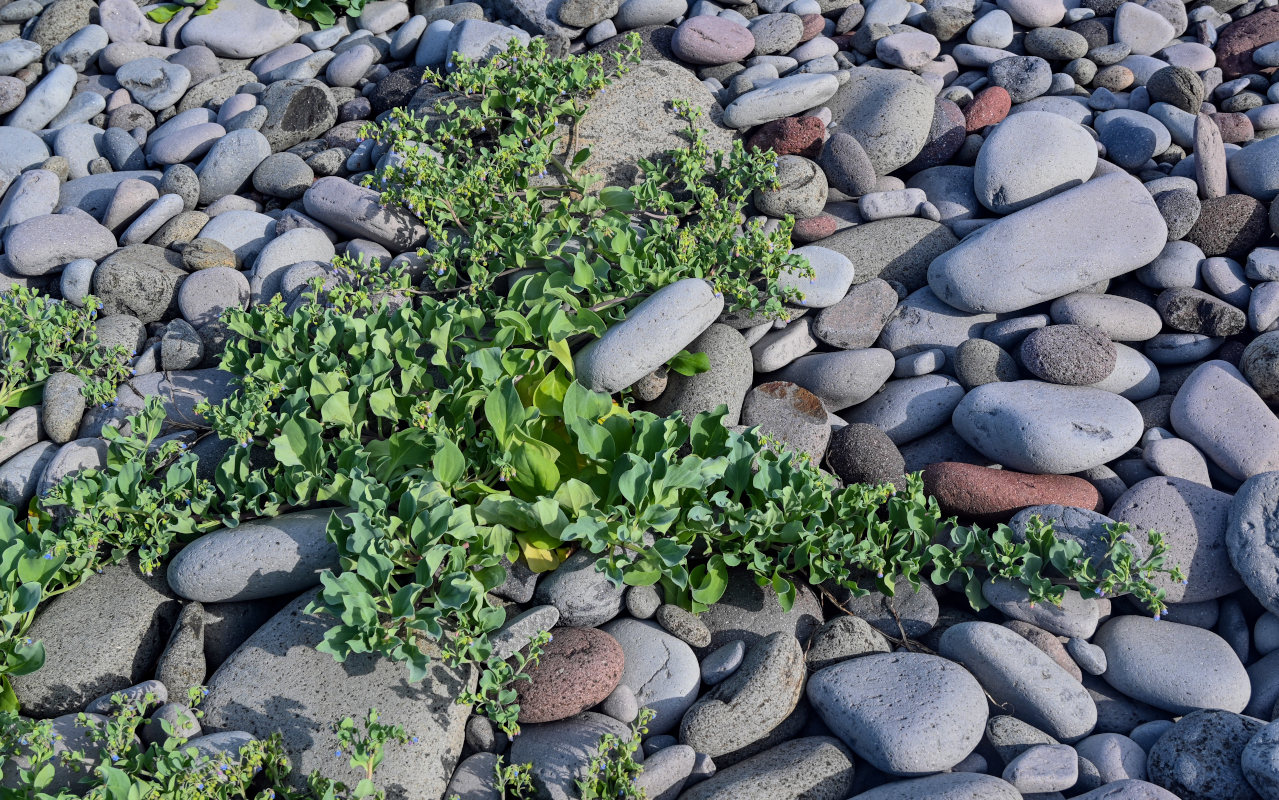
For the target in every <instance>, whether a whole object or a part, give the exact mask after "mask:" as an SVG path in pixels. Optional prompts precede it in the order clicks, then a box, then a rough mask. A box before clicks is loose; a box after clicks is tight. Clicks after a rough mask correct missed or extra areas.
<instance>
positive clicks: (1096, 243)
mask: <svg viewBox="0 0 1279 800" xmlns="http://www.w3.org/2000/svg"><path fill="white" fill-rule="evenodd" d="M1167 241H1168V226H1167V224H1166V223H1165V222H1164V219H1163V216H1162V215H1161V214H1160V213H1159V207H1158V206H1156V205H1155V202H1154V199H1153V198H1152V197H1151V196H1150V193H1149V192H1147V191H1146V188H1145V187H1144V186H1142V185H1141V183H1140V182H1138V181H1137V180H1135V179H1133V178H1131V177H1129V176H1128V175H1126V174H1121V173H1112V174H1110V175H1104V176H1102V177H1100V178H1096V179H1094V180H1091V181H1089V182H1088V183H1085V184H1084V185H1083V186H1078V187H1076V188H1074V189H1070V190H1068V191H1065V192H1062V193H1061V194H1059V195H1056V196H1054V197H1050V198H1048V199H1047V200H1044V201H1043V202H1040V203H1036V204H1035V205H1033V206H1031V207H1029V208H1025V209H1023V210H1021V211H1018V212H1016V213H1014V214H1011V215H1009V216H1007V217H1004V218H1003V219H1000V220H998V221H996V222H992V223H990V224H989V225H985V226H983V227H982V228H981V230H979V231H977V232H976V233H974V234H972V235H971V236H968V237H967V238H965V239H964V240H963V241H962V242H960V243H959V245H958V246H957V247H954V248H952V249H951V250H948V251H947V252H945V253H943V254H942V255H941V256H939V257H938V258H936V259H935V260H934V261H933V263H932V264H931V265H930V266H929V268H928V285H929V286H930V287H931V288H932V290H933V292H935V293H936V295H937V296H938V297H939V298H940V299H941V300H943V301H944V302H946V303H948V304H950V305H952V306H954V307H955V308H959V309H964V310H967V311H971V312H980V311H987V312H989V311H993V312H1007V311H1019V310H1021V309H1023V308H1029V307H1030V306H1033V305H1036V304H1038V303H1042V302H1044V301H1047V300H1053V299H1056V298H1058V297H1064V296H1065V295H1068V294H1070V293H1071V292H1075V291H1078V290H1080V289H1084V288H1086V287H1088V286H1092V285H1093V284H1095V283H1098V282H1099V281H1103V280H1109V279H1111V278H1116V277H1118V276H1120V275H1123V274H1124V273H1126V272H1131V271H1132V270H1134V269H1137V268H1138V267H1141V266H1144V265H1145V264H1148V263H1150V262H1151V261H1152V260H1153V259H1154V258H1155V257H1156V256H1158V255H1159V253H1160V251H1162V250H1163V247H1164V244H1165V243H1166V242H1167Z"/></svg>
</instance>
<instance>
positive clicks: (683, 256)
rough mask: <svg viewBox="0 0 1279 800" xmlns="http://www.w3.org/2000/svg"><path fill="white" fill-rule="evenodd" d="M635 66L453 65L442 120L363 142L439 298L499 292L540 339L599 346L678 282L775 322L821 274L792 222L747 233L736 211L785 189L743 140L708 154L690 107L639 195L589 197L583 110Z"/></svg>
mask: <svg viewBox="0 0 1279 800" xmlns="http://www.w3.org/2000/svg"><path fill="white" fill-rule="evenodd" d="M638 54H639V40H638V39H637V38H632V39H630V40H628V41H627V42H626V43H625V44H624V45H623V46H622V47H621V48H619V50H618V51H617V52H615V53H614V54H613V57H612V59H611V61H612V63H611V64H610V63H608V62H607V61H606V59H605V57H604V56H601V55H600V54H598V53H592V54H589V55H584V56H576V57H571V58H566V59H551V58H548V57H547V55H546V42H545V40H542V39H537V40H534V41H533V42H532V43H531V44H530V45H528V46H527V47H525V46H523V45H519V44H517V43H512V45H511V47H510V49H509V50H507V51H506V52H505V53H503V54H500V55H498V56H497V57H495V58H493V59H492V60H490V61H487V62H484V63H471V62H469V61H467V60H466V59H465V57H464V56H462V55H460V54H454V55H453V57H452V58H453V62H452V66H453V70H454V71H453V72H451V73H450V74H449V75H448V76H447V77H444V78H441V79H439V87H438V89H439V94H438V96H437V100H436V106H435V109H434V113H429V114H421V113H415V112H413V111H410V110H408V109H403V108H400V109H396V110H395V111H394V112H393V114H392V117H391V118H390V119H388V120H386V121H385V122H383V123H381V124H380V125H370V126H368V127H367V128H366V129H365V131H364V133H365V135H366V136H370V137H372V138H374V139H375V140H376V141H377V142H378V144H379V146H380V147H382V148H383V149H384V150H386V151H389V152H390V153H391V154H392V157H391V158H389V159H387V163H386V165H385V166H384V167H383V168H382V169H381V170H379V171H377V172H375V173H373V174H371V175H369V176H368V177H367V178H366V183H367V185H369V186H372V187H375V188H378V189H379V190H380V191H381V196H382V200H383V202H386V203H390V204H398V205H402V206H404V207H406V208H408V209H410V210H412V211H413V212H414V213H416V214H418V215H419V216H420V217H421V218H422V220H423V221H424V222H425V223H426V227H427V231H428V233H429V235H430V237H431V239H432V241H433V242H434V244H433V246H432V247H431V248H429V249H428V250H427V251H425V252H423V254H422V255H423V257H424V258H425V259H426V260H427V267H428V283H429V285H430V286H431V287H432V288H434V289H435V290H437V291H439V292H442V293H451V292H460V291H465V292H467V293H469V294H471V295H472V296H475V297H479V296H481V295H485V294H491V293H492V292H493V291H494V289H496V288H499V287H498V279H499V278H506V279H507V280H508V284H509V285H510V289H509V292H508V293H507V294H508V300H509V305H507V306H506V307H507V308H510V309H511V310H512V311H515V310H517V309H518V312H519V313H526V314H530V316H529V324H530V326H531V327H532V328H533V329H534V330H535V331H536V332H537V333H538V334H539V336H541V337H542V338H543V339H546V340H561V339H563V338H566V337H568V336H573V335H575V334H578V333H591V334H594V335H599V334H600V333H602V328H603V327H606V326H607V325H608V324H611V323H612V322H615V321H617V320H619V319H621V317H622V316H623V315H624V312H625V311H626V310H627V307H628V306H629V305H634V301H635V300H636V299H637V298H640V297H642V296H644V295H645V294H647V293H649V292H651V291H653V289H654V288H658V287H661V286H665V285H667V284H670V283H674V282H675V281H677V280H680V279H681V278H704V279H706V280H709V281H711V282H712V283H713V284H714V286H715V288H716V290H717V291H719V292H721V293H723V294H724V296H725V298H726V300H727V301H728V302H729V304H730V305H732V306H733V307H735V308H739V309H750V310H755V311H758V312H760V313H763V314H768V315H770V316H773V317H778V316H781V315H782V314H783V303H786V302H795V301H799V300H800V299H801V297H800V295H799V293H798V292H797V291H795V290H794V289H792V288H787V287H788V286H789V284H788V283H786V282H784V281H779V277H780V276H782V275H783V274H784V273H789V274H792V275H794V276H796V277H810V276H811V274H812V273H811V268H810V267H809V266H808V264H807V263H806V262H805V261H804V259H803V258H802V257H800V256H796V255H793V254H791V253H790V245H789V242H790V229H791V224H790V223H786V224H784V225H782V226H780V227H779V228H777V229H776V230H773V231H771V232H768V233H766V232H765V231H764V229H763V228H762V226H760V225H759V224H758V221H752V222H751V224H749V225H745V223H746V216H745V214H744V213H743V201H744V200H745V199H746V198H748V197H749V196H750V194H751V192H752V191H753V190H755V189H757V188H760V187H771V186H773V185H775V184H776V180H777V166H776V159H775V158H774V156H773V155H772V154H771V153H766V152H759V151H752V152H750V153H748V152H746V150H745V148H744V147H743V145H742V144H741V142H740V141H739V142H736V143H735V144H734V146H733V148H732V149H731V150H730V151H728V152H716V153H711V152H710V150H709V147H708V145H707V143H706V140H705V136H704V133H703V128H702V126H701V125H699V124H698V116H699V113H700V112H698V111H696V110H694V109H691V108H689V107H688V106H687V105H685V104H679V105H677V106H676V108H675V109H674V111H675V113H676V114H678V115H679V116H680V117H681V118H683V119H684V120H686V121H687V123H688V135H689V139H690V142H689V144H688V146H687V147H685V148H682V149H679V150H675V151H672V152H671V153H670V154H668V158H666V159H661V160H642V161H641V162H640V164H639V166H640V170H641V176H640V179H639V180H638V181H637V182H636V183H635V184H634V185H633V186H631V187H621V186H607V187H604V188H603V189H600V190H599V191H598V194H591V193H590V191H591V187H592V186H593V185H594V184H596V183H598V182H599V180H600V178H599V176H592V175H589V174H581V170H580V168H581V167H583V165H587V164H588V162H589V161H590V156H591V154H590V149H589V148H587V147H583V148H580V149H577V148H575V146H574V142H575V140H576V135H575V133H576V126H577V123H578V121H579V120H581V118H582V117H583V116H584V114H585V113H586V110H587V104H586V99H587V98H588V97H590V96H591V95H592V94H595V93H597V92H602V91H604V90H605V88H604V87H605V86H607V85H608V83H609V82H611V81H612V80H614V78H615V76H616V75H619V74H623V73H625V72H626V71H627V70H628V68H629V65H630V64H631V63H633V62H636V61H638V60H639V56H638ZM744 225H745V227H744V228H743V226H744ZM496 302H497V300H496V298H493V299H490V300H487V301H485V303H484V304H485V305H493V304H494V303H496Z"/></svg>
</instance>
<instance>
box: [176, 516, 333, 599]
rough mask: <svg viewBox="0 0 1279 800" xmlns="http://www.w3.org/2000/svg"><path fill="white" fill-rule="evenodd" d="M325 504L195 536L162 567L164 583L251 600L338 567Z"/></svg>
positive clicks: (201, 594)
mask: <svg viewBox="0 0 1279 800" xmlns="http://www.w3.org/2000/svg"><path fill="white" fill-rule="evenodd" d="M332 515H333V511H332V510H331V509H327V508H326V509H320V510H315V511H298V512H296V513H293V514H285V515H283V516H280V517H276V518H274V519H270V520H262V521H260V522H249V523H246V524H244V525H239V526H237V527H234V528H223V529H222V530H218V531H214V532H212V533H209V534H206V535H205V536H201V537H200V538H199V539H197V540H196V541H195V542H193V543H191V544H190V545H188V546H187V547H185V548H183V549H182V551H181V552H180V553H178V554H177V556H175V557H174V559H173V561H172V562H170V564H169V568H168V571H167V573H166V574H167V576H168V579H169V586H170V587H172V588H173V591H175V592H177V593H178V594H179V595H181V596H183V597H185V598H187V599H189V600H198V601H200V602H202V603H225V602H232V601H235V600H257V599H260V598H263V597H275V596H277V595H282V594H292V593H293V592H297V591H301V590H302V589H306V588H307V587H310V586H315V585H316V584H318V583H319V580H320V575H319V573H320V571H321V570H324V569H334V570H336V569H337V567H338V560H337V548H336V547H335V546H334V545H333V543H332V542H330V541H329V539H328V536H326V534H325V529H326V526H327V524H328V521H329V518H330V517H331V516H332Z"/></svg>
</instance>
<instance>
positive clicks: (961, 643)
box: [938, 622, 1097, 742]
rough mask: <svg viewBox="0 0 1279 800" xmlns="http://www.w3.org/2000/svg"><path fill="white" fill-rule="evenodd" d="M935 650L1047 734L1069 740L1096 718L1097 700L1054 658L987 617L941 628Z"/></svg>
mask: <svg viewBox="0 0 1279 800" xmlns="http://www.w3.org/2000/svg"><path fill="white" fill-rule="evenodd" d="M938 653H939V654H940V655H942V656H944V657H946V658H949V659H951V660H953V661H958V662H959V663H960V664H963V665H964V666H965V667H967V668H968V671H969V672H971V673H973V675H974V676H976V678H977V680H978V682H979V683H981V685H982V688H984V689H985V690H986V692H987V694H989V695H990V696H991V697H992V698H993V699H994V700H995V702H996V703H999V704H1003V703H1010V704H1011V706H1012V708H1013V716H1015V717H1017V719H1020V720H1022V721H1023V722H1028V723H1030V724H1031V725H1034V726H1035V727H1036V728H1039V729H1040V730H1042V731H1044V732H1045V733H1047V734H1049V735H1050V736H1053V737H1056V738H1057V739H1060V740H1062V741H1066V742H1073V741H1076V740H1079V739H1082V738H1083V737H1085V736H1087V735H1088V734H1089V733H1091V732H1092V729H1093V727H1094V726H1095V725H1096V724H1097V705H1096V703H1094V702H1093V700H1092V698H1091V697H1090V696H1089V695H1088V692H1087V691H1086V690H1085V689H1084V687H1083V686H1081V685H1080V684H1079V682H1078V681H1076V680H1075V679H1074V678H1073V677H1071V675H1070V673H1068V672H1066V671H1065V670H1064V669H1062V668H1061V667H1060V666H1058V665H1057V662H1055V661H1053V660H1052V658H1051V657H1050V656H1049V655H1048V654H1046V653H1044V652H1043V651H1041V650H1040V649H1039V648H1037V647H1035V646H1034V645H1033V644H1031V643H1030V642H1028V641H1027V640H1026V639H1024V638H1022V637H1021V635H1020V634H1017V633H1015V632H1013V631H1010V630H1008V629H1007V628H1005V627H1003V626H1000V625H996V624H994V623H992V622H962V623H960V624H958V625H954V626H952V627H950V628H947V629H946V632H945V633H943V634H942V637H941V643H940V645H939V647H938Z"/></svg>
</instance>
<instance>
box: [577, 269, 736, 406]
mask: <svg viewBox="0 0 1279 800" xmlns="http://www.w3.org/2000/svg"><path fill="white" fill-rule="evenodd" d="M723 310H724V298H723V297H722V296H719V295H717V294H716V293H715V290H714V289H713V288H711V285H710V284H709V283H707V282H706V281H703V280H700V279H698V278H686V279H684V280H681V281H676V282H675V283H672V284H670V285H669V286H664V287H662V288H661V289H659V290H658V291H656V292H654V293H653V294H652V295H651V296H649V297H648V299H646V300H645V301H644V302H642V303H640V304H639V305H638V306H636V307H635V308H634V309H632V310H631V313H630V315H629V316H628V317H627V318H626V319H625V320H623V321H622V322H621V323H619V324H617V325H614V326H613V327H612V328H609V329H608V331H606V332H605V333H604V335H603V336H602V337H600V338H599V339H597V340H595V341H594V342H591V343H590V344H588V345H587V346H586V347H583V348H582V349H581V350H580V351H578V353H577V355H576V356H575V358H574V362H575V363H576V365H577V374H578V380H580V381H582V383H583V384H585V385H586V386H588V387H590V388H592V389H594V390H595V391H598V392H616V391H620V390H621V389H625V388H626V387H627V386H630V385H631V384H632V383H635V381H637V380H639V379H640V378H642V377H644V376H645V375H647V374H648V373H650V372H652V371H653V370H655V369H657V368H658V367H660V366H661V365H662V364H665V363H666V362H667V361H669V360H670V359H672V358H674V357H675V355H676V354H677V353H679V351H681V350H683V349H684V348H685V347H686V346H687V345H688V344H689V343H690V342H692V341H693V340H694V339H696V338H697V337H698V336H699V335H701V333H702V331H704V330H706V329H707V328H709V327H710V326H711V323H713V322H714V321H715V320H716V318H717V317H719V315H720V313H721V312H722V311H723Z"/></svg>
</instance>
